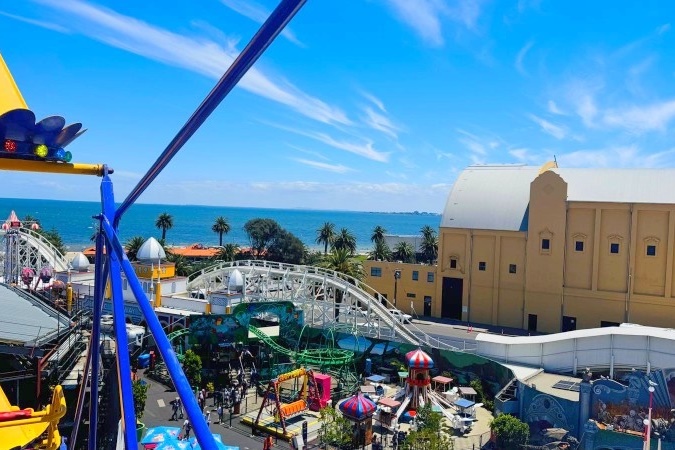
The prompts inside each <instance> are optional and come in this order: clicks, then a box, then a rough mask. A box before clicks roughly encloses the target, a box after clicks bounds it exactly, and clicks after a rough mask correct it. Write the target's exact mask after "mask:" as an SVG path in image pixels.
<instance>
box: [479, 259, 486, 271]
mask: <svg viewBox="0 0 675 450" xmlns="http://www.w3.org/2000/svg"><path fill="white" fill-rule="evenodd" d="M486 267H487V263H486V262H485V261H480V262H479V263H478V270H482V271H485V269H486Z"/></svg>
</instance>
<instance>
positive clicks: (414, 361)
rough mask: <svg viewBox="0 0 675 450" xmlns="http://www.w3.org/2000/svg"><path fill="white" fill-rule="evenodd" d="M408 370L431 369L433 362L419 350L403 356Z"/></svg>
mask: <svg viewBox="0 0 675 450" xmlns="http://www.w3.org/2000/svg"><path fill="white" fill-rule="evenodd" d="M405 360H406V361H408V368H409V369H433V367H434V360H433V359H431V356H429V355H427V354H426V353H424V352H423V351H422V349H421V348H418V349H417V350H413V351H411V352H408V353H406V354H405Z"/></svg>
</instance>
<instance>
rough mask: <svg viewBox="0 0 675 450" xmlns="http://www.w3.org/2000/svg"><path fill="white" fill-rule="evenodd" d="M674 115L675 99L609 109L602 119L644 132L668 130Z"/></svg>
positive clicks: (618, 125)
mask: <svg viewBox="0 0 675 450" xmlns="http://www.w3.org/2000/svg"><path fill="white" fill-rule="evenodd" d="M674 117H675V99H674V100H668V101H664V102H659V103H653V104H651V105H645V106H631V107H626V108H615V109H609V110H607V111H606V112H605V114H604V116H603V119H602V120H603V122H604V123H605V124H606V125H609V126H611V127H617V128H623V129H625V130H627V131H629V132H631V133H635V134H642V133H646V132H649V131H666V128H667V126H668V124H669V123H670V121H671V120H672V119H673V118H674Z"/></svg>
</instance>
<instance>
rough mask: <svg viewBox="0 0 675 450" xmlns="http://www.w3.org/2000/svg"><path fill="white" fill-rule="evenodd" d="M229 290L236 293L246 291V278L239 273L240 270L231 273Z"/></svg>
mask: <svg viewBox="0 0 675 450" xmlns="http://www.w3.org/2000/svg"><path fill="white" fill-rule="evenodd" d="M227 289H228V290H229V291H234V292H241V291H242V290H243V289H244V276H243V275H242V274H241V272H239V269H234V270H233V271H232V272H231V273H230V279H229V280H228V282H227Z"/></svg>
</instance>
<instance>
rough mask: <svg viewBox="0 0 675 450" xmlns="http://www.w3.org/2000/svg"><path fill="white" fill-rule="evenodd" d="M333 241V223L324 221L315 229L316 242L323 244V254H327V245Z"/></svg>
mask: <svg viewBox="0 0 675 450" xmlns="http://www.w3.org/2000/svg"><path fill="white" fill-rule="evenodd" d="M334 241H335V225H334V224H332V223H330V222H325V223H324V224H323V226H322V227H321V228H319V229H318V230H316V243H317V244H323V254H324V255H327V254H328V246H329V245H333V242H334Z"/></svg>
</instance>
